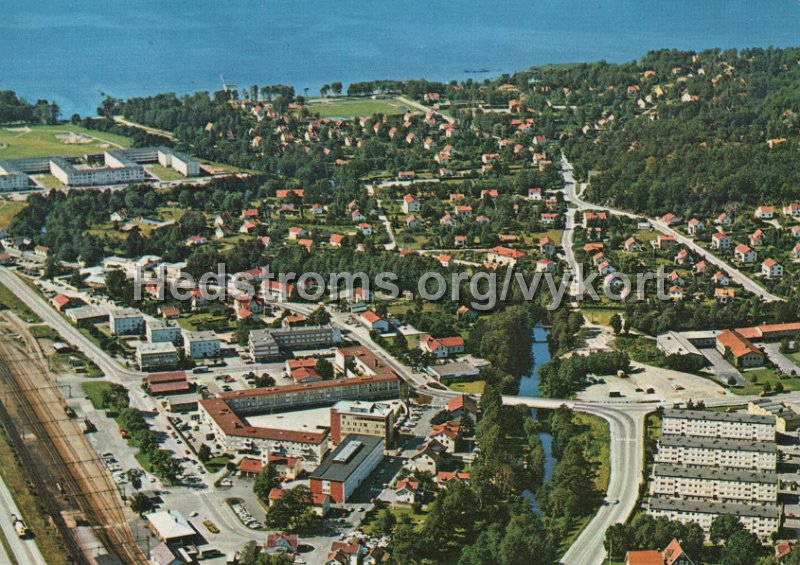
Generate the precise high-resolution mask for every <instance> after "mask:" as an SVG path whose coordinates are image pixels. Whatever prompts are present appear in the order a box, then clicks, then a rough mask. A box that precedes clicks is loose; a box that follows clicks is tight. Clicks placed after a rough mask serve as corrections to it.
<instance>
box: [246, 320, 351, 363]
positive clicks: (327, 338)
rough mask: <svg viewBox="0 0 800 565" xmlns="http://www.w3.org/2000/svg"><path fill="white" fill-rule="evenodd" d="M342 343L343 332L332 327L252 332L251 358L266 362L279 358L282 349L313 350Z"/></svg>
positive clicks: (250, 339) (304, 327) (250, 343)
mask: <svg viewBox="0 0 800 565" xmlns="http://www.w3.org/2000/svg"><path fill="white" fill-rule="evenodd" d="M340 341H342V332H341V330H339V329H338V328H334V327H332V326H299V327H296V328H277V329H268V330H251V331H250V335H249V337H248V347H249V350H250V358H251V359H252V360H253V361H264V360H266V359H271V358H275V357H278V356H279V355H280V350H281V349H289V350H292V349H313V348H316V347H325V346H328V345H334V344H336V343H339V342H340Z"/></svg>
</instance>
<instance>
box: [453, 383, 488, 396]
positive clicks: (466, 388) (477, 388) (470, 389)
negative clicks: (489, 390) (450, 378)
mask: <svg viewBox="0 0 800 565" xmlns="http://www.w3.org/2000/svg"><path fill="white" fill-rule="evenodd" d="M449 387H450V388H451V389H452V390H454V391H456V392H462V393H466V394H483V389H484V388H485V387H486V381H471V382H463V383H453V384H451V385H449Z"/></svg>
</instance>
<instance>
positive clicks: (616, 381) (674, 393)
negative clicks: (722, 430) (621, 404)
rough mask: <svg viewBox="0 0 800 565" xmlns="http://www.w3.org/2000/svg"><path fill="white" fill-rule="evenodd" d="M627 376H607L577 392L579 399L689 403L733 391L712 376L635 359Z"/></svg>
mask: <svg viewBox="0 0 800 565" xmlns="http://www.w3.org/2000/svg"><path fill="white" fill-rule="evenodd" d="M631 368H632V370H631V371H630V373H629V376H628V377H627V378H619V377H616V376H606V377H600V378H598V379H597V382H596V383H595V384H593V385H590V386H589V387H588V388H586V389H585V390H583V391H581V392H580V393H579V394H578V398H579V399H580V400H591V401H610V400H611V401H613V400H615V399H616V400H619V399H624V400H630V401H634V402H646V401H653V402H655V401H658V400H662V399H663V400H665V401H667V402H686V401H687V400H691V399H698V398H711V397H714V396H725V395H727V394H730V393H729V392H728V391H727V390H725V389H724V388H723V387H722V386H720V385H719V384H717V383H715V382H714V381H713V380H711V379H710V378H704V377H701V376H698V375H692V374H689V373H681V372H679V371H672V370H670V369H663V368H661V367H653V366H651V365H642V364H641V363H636V362H632V363H631Z"/></svg>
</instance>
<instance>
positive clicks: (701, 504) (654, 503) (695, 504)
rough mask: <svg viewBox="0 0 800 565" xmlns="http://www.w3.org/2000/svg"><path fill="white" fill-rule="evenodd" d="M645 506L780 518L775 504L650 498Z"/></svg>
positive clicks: (656, 508)
mask: <svg viewBox="0 0 800 565" xmlns="http://www.w3.org/2000/svg"><path fill="white" fill-rule="evenodd" d="M647 506H648V507H649V508H650V509H652V510H673V511H678V512H698V513H701V514H729V515H732V516H752V517H756V518H775V519H778V518H779V517H780V513H781V511H780V508H779V507H778V505H777V503H776V504H729V503H725V502H708V501H703V500H680V499H671V498H662V497H660V496H651V497H650V498H649V499H648V500H647Z"/></svg>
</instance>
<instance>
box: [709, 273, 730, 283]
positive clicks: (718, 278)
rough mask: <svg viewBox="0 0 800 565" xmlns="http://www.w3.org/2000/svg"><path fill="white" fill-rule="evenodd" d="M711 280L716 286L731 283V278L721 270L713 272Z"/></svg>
mask: <svg viewBox="0 0 800 565" xmlns="http://www.w3.org/2000/svg"><path fill="white" fill-rule="evenodd" d="M711 282H712V283H714V284H715V285H717V286H728V285H730V284H731V279H730V278H729V277H728V275H726V274H725V273H723V272H722V271H717V272H716V273H714V276H713V277H711Z"/></svg>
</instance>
